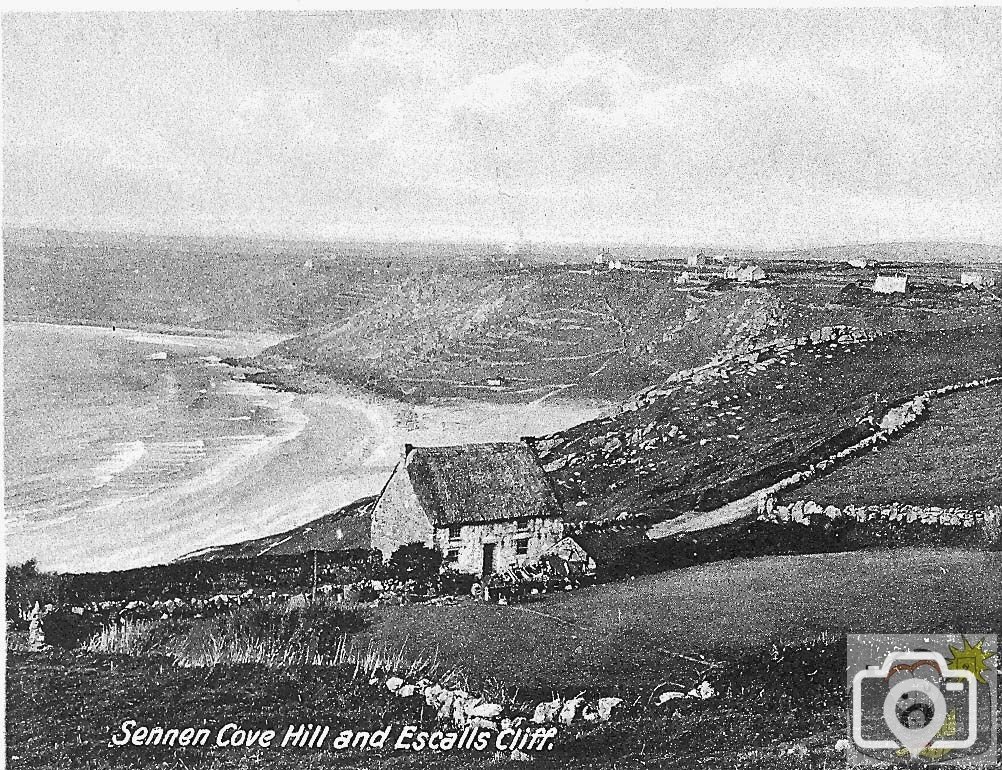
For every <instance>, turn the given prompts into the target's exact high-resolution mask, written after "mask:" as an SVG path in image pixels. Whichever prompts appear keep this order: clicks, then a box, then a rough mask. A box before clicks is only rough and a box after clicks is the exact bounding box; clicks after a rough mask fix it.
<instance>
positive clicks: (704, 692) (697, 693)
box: [687, 681, 717, 700]
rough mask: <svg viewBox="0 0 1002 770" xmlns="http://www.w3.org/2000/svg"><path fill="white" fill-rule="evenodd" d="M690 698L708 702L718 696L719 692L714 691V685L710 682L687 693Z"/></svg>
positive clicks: (703, 683)
mask: <svg viewBox="0 0 1002 770" xmlns="http://www.w3.org/2000/svg"><path fill="white" fill-rule="evenodd" d="M687 694H688V696H689V697H690V698H699V699H700V700H708V699H710V698H712V697H713V696H714V695H716V694H717V691H716V690H714V689H713V685H712V684H710V683H709V682H706V681H703V682H700V684H699V686H698V687H694V688H693V689H691V690H689V692H688V693H687Z"/></svg>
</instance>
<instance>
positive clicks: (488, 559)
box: [480, 543, 494, 577]
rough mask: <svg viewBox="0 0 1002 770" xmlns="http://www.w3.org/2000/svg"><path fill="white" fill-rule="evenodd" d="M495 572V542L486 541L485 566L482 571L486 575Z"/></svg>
mask: <svg viewBox="0 0 1002 770" xmlns="http://www.w3.org/2000/svg"><path fill="white" fill-rule="evenodd" d="M493 573H494V543H484V566H483V569H482V570H481V573H480V574H482V575H483V576H484V577H487V576H488V575H491V574H493Z"/></svg>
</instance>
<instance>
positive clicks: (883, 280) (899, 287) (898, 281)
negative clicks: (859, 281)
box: [870, 275, 908, 294]
mask: <svg viewBox="0 0 1002 770" xmlns="http://www.w3.org/2000/svg"><path fill="white" fill-rule="evenodd" d="M870 291H873V292H876V293H877V294H905V293H906V292H907V291H908V276H907V275H878V276H877V277H876V279H875V280H874V282H873V286H872V287H871V288H870Z"/></svg>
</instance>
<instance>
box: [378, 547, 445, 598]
mask: <svg viewBox="0 0 1002 770" xmlns="http://www.w3.org/2000/svg"><path fill="white" fill-rule="evenodd" d="M441 568H442V554H440V553H439V552H438V551H437V550H435V549H434V548H429V547H428V546H426V545H424V544H423V543H408V544H407V545H402V546H400V547H399V548H398V549H397V550H396V551H394V552H393V555H392V556H391V557H390V574H391V575H392V576H393V577H395V578H397V580H401V581H408V580H413V581H414V582H415V583H417V584H418V585H419V586H421V587H423V588H425V589H426V590H427V589H428V588H430V587H431V586H433V585H434V584H436V583H437V582H438V573H439V570H441Z"/></svg>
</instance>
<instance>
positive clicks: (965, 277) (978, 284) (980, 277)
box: [960, 270, 995, 289]
mask: <svg viewBox="0 0 1002 770" xmlns="http://www.w3.org/2000/svg"><path fill="white" fill-rule="evenodd" d="M960 285H961V286H973V287H974V288H975V289H984V288H985V287H989V288H990V287H992V286H994V285H995V276H993V275H991V274H990V273H982V272H977V271H974V270H965V271H964V272H962V273H961V274H960Z"/></svg>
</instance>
